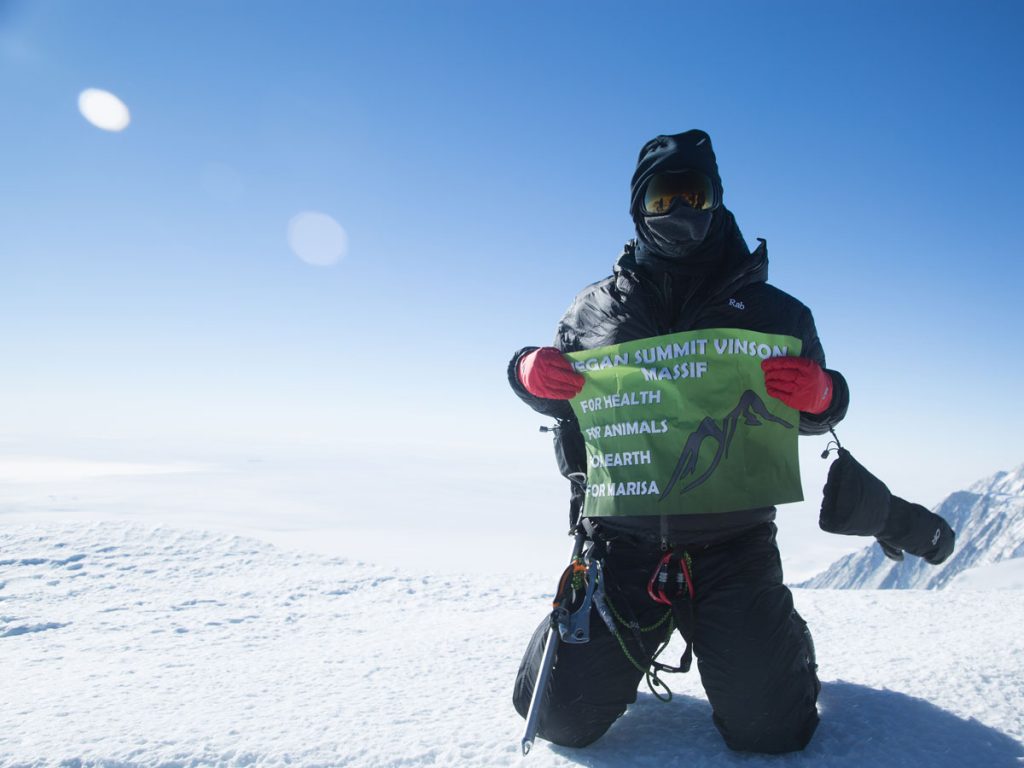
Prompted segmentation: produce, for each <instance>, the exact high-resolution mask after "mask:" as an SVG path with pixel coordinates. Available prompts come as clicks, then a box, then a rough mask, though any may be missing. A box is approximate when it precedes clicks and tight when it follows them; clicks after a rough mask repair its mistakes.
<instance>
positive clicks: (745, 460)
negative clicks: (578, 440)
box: [566, 328, 803, 517]
mask: <svg viewBox="0 0 1024 768" xmlns="http://www.w3.org/2000/svg"><path fill="white" fill-rule="evenodd" d="M800 347H801V342H800V340H799V339H796V338H794V337H792V336H782V335H776V334H765V333H757V332H755V331H746V330H742V329H737V328H714V329H706V330H701V331H687V332H685V333H674V334H670V335H668V336H658V337H656V338H650V339H642V340H640V341H631V342H627V343H625V344H614V345H612V346H608V347H601V348H600V349H591V350H587V351H584V352H572V353H569V354H567V355H566V357H567V358H568V359H569V360H570V361H571V362H572V365H573V367H574V368H575V369H576V370H577V371H579V372H580V373H581V374H583V377H584V379H585V381H586V383H585V384H584V387H583V390H582V391H581V392H580V394H579V395H578V396H576V397H575V398H573V400H572V401H571V404H572V409H573V411H574V412H575V413H576V417H577V418H578V419H579V423H580V429H581V430H582V431H583V439H584V441H585V443H586V447H587V494H586V501H585V506H584V514H585V515H587V516H591V517H600V516H607V515H685V514H706V513H710V512H730V511H733V510H739V509H751V508H754V507H763V506H768V505H771V504H784V503H787V502H791V501H800V500H802V499H803V492H802V490H801V488H800V464H799V461H798V458H797V434H798V432H799V426H800V414H799V412H798V411H796V410H794V409H792V408H790V407H789V406H787V405H785V404H784V403H782V402H780V401H779V400H776V399H775V398H774V397H771V396H769V395H768V393H767V392H766V391H765V387H764V374H763V373H762V371H761V361H762V360H763V359H765V358H768V357H780V356H786V355H799V354H800Z"/></svg>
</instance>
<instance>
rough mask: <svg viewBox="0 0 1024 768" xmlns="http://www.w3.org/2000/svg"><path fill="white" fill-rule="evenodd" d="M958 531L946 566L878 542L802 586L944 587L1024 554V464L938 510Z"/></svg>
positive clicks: (959, 493) (951, 497) (977, 485)
mask: <svg viewBox="0 0 1024 768" xmlns="http://www.w3.org/2000/svg"><path fill="white" fill-rule="evenodd" d="M932 511H933V512H935V513H936V514H938V515H941V516H942V517H944V518H945V519H946V520H947V521H948V522H949V524H950V525H951V526H953V530H955V531H956V536H957V541H956V549H955V550H954V552H953V554H952V556H951V557H950V558H949V559H948V560H947V561H946V562H945V563H943V564H941V565H929V564H928V563H926V562H925V561H924V560H922V559H921V558H919V557H913V556H912V555H907V556H906V558H905V559H904V560H903V562H900V563H897V562H893V561H892V560H889V559H888V558H887V557H886V556H885V555H884V554H883V553H882V550H881V548H880V547H879V546H878V545H877V544H876V543H874V541H873V540H872V543H871V545H870V546H869V547H867V548H866V549H863V550H861V551H860V552H855V553H853V554H852V555H847V556H846V557H843V558H841V559H840V560H837V561H836V562H835V563H833V564H832V565H831V566H829V568H828V569H827V570H825V571H823V572H822V573H819V574H818V575H817V576H814V577H812V578H810V579H808V580H807V581H804V582H802V583H800V584H798V585H796V586H799V587H808V588H812V589H815V588H817V589H942V588H943V587H945V586H947V585H948V584H950V583H951V582H952V581H953V580H954V579H955V578H956V577H957V576H958V575H960V574H961V573H963V572H964V571H967V570H969V569H971V568H977V567H979V566H988V565H992V564H994V563H998V562H1002V561H1004V560H1010V559H1013V558H1020V557H1024V464H1021V465H1020V466H1019V467H1017V468H1016V469H1014V470H1012V471H1010V472H997V473H996V474H994V475H992V476H991V477H988V478H986V479H984V480H979V481H978V482H976V483H974V484H973V485H972V486H971V487H970V488H968V489H967V490H965V491H957V492H955V493H952V494H950V495H949V496H948V497H946V499H945V500H944V501H942V502H941V503H940V504H939V505H938V506H936V507H934V508H933V509H932Z"/></svg>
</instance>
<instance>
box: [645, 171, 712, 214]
mask: <svg viewBox="0 0 1024 768" xmlns="http://www.w3.org/2000/svg"><path fill="white" fill-rule="evenodd" d="M677 203H680V204H682V205H685V206H687V207H688V208H693V209H694V210H695V211H709V210H711V209H712V208H714V207H715V206H716V205H717V203H718V201H717V200H715V185H714V184H712V183H711V179H709V178H708V177H707V176H706V175H705V174H703V173H701V172H700V171H692V170H691V171H669V172H665V173H659V174H656V175H654V176H652V177H651V180H650V181H648V182H647V186H646V187H645V188H644V199H643V203H642V210H643V212H644V213H645V214H647V215H649V216H659V215H662V214H666V213H668V212H669V211H670V210H671V209H672V207H673V206H675V205H676V204H677Z"/></svg>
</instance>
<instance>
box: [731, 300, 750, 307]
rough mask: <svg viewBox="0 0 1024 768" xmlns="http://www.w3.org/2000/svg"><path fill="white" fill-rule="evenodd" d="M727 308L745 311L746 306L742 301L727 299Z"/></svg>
mask: <svg viewBox="0 0 1024 768" xmlns="http://www.w3.org/2000/svg"><path fill="white" fill-rule="evenodd" d="M729 306H730V307H735V308H736V309H746V308H747V305H746V304H744V303H743V302H742V301H736V299H729Z"/></svg>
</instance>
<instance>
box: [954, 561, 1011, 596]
mask: <svg viewBox="0 0 1024 768" xmlns="http://www.w3.org/2000/svg"><path fill="white" fill-rule="evenodd" d="M946 588H947V589H1024V557H1015V558H1013V559H1012V560H1003V561H1001V562H998V563H993V564H991V565H982V566H979V567H977V568H970V569H968V570H966V571H964V572H963V573H961V574H960V575H959V576H957V577H956V578H955V579H953V581H951V582H950V583H949V584H948V585H947V587H946Z"/></svg>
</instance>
